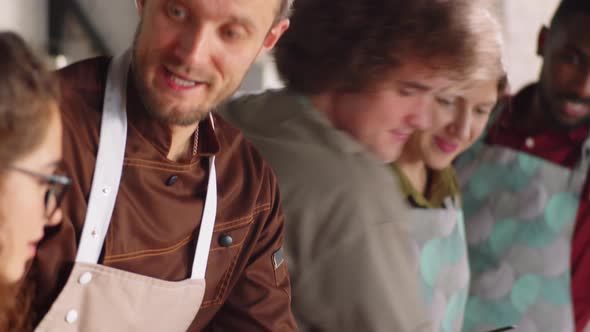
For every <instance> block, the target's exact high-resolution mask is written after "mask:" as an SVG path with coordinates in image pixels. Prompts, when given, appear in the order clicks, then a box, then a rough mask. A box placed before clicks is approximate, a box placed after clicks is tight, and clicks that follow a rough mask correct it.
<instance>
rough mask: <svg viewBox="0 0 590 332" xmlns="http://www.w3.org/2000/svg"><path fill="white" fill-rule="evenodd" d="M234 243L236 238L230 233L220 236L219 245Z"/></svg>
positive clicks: (224, 245) (226, 245) (225, 245)
mask: <svg viewBox="0 0 590 332" xmlns="http://www.w3.org/2000/svg"><path fill="white" fill-rule="evenodd" d="M233 243H234V239H233V238H232V237H231V236H229V235H222V236H220V237H219V245H220V246H222V247H229V246H231V245H232V244H233Z"/></svg>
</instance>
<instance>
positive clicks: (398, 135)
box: [391, 130, 413, 142]
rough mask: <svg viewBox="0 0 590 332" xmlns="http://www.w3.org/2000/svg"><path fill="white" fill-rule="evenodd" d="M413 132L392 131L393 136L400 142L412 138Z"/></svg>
mask: <svg viewBox="0 0 590 332" xmlns="http://www.w3.org/2000/svg"><path fill="white" fill-rule="evenodd" d="M412 133H413V131H401V130H398V131H396V130H393V131H391V135H392V136H393V137H394V138H395V139H396V140H398V141H400V142H405V141H407V140H408V139H409V138H410V136H412Z"/></svg>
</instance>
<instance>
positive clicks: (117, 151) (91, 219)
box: [76, 51, 131, 264]
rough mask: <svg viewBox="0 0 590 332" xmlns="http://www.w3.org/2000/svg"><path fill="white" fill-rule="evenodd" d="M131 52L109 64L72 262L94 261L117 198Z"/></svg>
mask: <svg viewBox="0 0 590 332" xmlns="http://www.w3.org/2000/svg"><path fill="white" fill-rule="evenodd" d="M130 62H131V52H130V51H127V52H125V53H124V54H122V55H120V56H118V57H116V58H114V59H113V61H112V62H111V65H110V66H109V73H108V76H107V85H106V90H105V98H104V105H103V111H102V122H101V127H100V140H99V145H98V154H97V156H96V166H95V168H94V175H93V177H92V187H91V189H90V198H89V200H88V211H87V213H86V219H85V220H84V228H83V229H82V236H81V238H80V245H79V247H78V253H77V255H76V262H82V263H89V264H96V263H98V258H99V256H100V252H101V250H102V246H103V243H104V238H105V236H106V234H107V230H108V228H109V224H110V222H111V216H112V214H113V209H114V207H115V201H116V199H117V192H118V190H119V182H120V181H121V173H122V171H123V158H124V156H125V143H126V141H127V93H126V88H127V73H128V72H129V65H130Z"/></svg>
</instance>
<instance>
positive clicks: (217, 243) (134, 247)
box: [33, 58, 296, 332]
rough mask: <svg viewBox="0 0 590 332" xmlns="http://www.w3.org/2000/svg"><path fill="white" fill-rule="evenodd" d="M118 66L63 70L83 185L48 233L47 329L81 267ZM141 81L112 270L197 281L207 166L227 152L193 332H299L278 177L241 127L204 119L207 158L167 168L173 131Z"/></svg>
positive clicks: (131, 94) (42, 279) (43, 271)
mask: <svg viewBox="0 0 590 332" xmlns="http://www.w3.org/2000/svg"><path fill="white" fill-rule="evenodd" d="M109 62H110V60H109V59H108V58H96V59H91V60H86V61H83V62H80V63H77V64H74V65H72V66H70V67H67V68H65V69H63V70H61V71H59V72H58V75H59V78H60V81H61V89H62V91H61V93H62V96H61V105H60V106H61V110H62V118H63V122H64V163H65V166H64V167H65V170H66V171H67V172H68V174H69V175H70V176H72V177H73V179H74V183H73V185H72V187H71V188H70V190H69V192H68V193H67V196H66V199H65V201H64V203H63V212H64V221H63V223H62V224H61V225H60V226H59V227H57V229H55V230H50V231H48V234H47V236H46V239H45V240H44V241H43V243H42V244H41V246H40V248H39V254H38V257H37V259H36V261H35V262H34V269H33V273H34V275H36V278H37V286H38V289H39V290H38V296H37V298H36V303H35V306H34V310H35V311H37V321H38V320H40V319H41V318H42V316H43V315H44V314H45V313H46V312H47V311H48V310H49V307H50V305H51V302H52V301H54V300H55V298H56V297H57V296H58V294H59V292H60V291H61V289H62V288H63V286H64V284H65V282H66V280H67V278H68V274H69V271H70V269H71V268H72V265H73V262H74V259H75V255H76V250H77V243H78V239H79V238H80V234H81V231H82V224H83V221H84V217H85V215H86V209H87V204H88V196H89V192H90V186H91V182H92V175H93V171H94V166H95V161H96V153H97V151H98V141H99V129H100V115H101V112H102V105H103V97H104V90H105V85H106V76H107V69H108V64H109ZM129 81H130V82H131V83H130V84H129V87H128V102H127V103H128V110H127V112H128V126H129V129H128V134H127V135H128V138H127V147H126V151H125V161H124V166H123V175H122V179H121V185H120V189H119V193H118V196H117V202H116V205H115V210H114V212H113V219H112V222H111V225H110V228H109V230H108V234H107V236H106V240H105V244H104V248H103V252H102V255H101V260H100V262H101V263H102V264H104V265H107V266H110V267H114V268H117V269H121V270H125V271H129V272H133V273H139V274H142V275H146V276H150V277H154V278H159V279H164V280H168V281H178V280H183V279H187V278H189V276H190V272H191V265H192V259H193V255H194V251H195V245H196V244H195V241H196V240H195V234H198V233H197V231H198V230H199V226H200V220H201V214H202V210H203V204H204V199H205V191H206V188H207V177H208V174H209V172H208V167H209V165H208V158H207V157H208V156H211V155H215V156H216V167H217V181H218V207H217V218H216V223H215V230H214V234H213V240H212V244H211V249H210V253H209V262H208V266H207V273H206V276H205V280H206V282H207V288H206V292H205V298H204V300H203V305H202V307H201V310H200V311H199V313H198V315H197V317H196V319H195V320H194V321H193V323H192V325H191V327H190V329H189V331H191V332H192V331H201V330H204V331H213V330H215V331H217V330H221V331H295V330H296V327H295V323H294V319H293V316H292V314H291V307H290V297H291V290H290V286H289V277H288V272H287V268H286V264H285V263H283V264H280V265H279V266H278V267H276V268H275V266H276V265H277V264H275V263H280V257H277V255H275V253H277V252H278V251H279V249H281V246H282V242H283V214H282V211H281V208H280V206H279V203H280V202H279V194H278V190H277V183H276V180H275V177H274V174H273V173H272V171H271V169H270V168H269V166H268V165H267V164H266V163H265V162H264V161H263V160H262V159H261V157H260V155H259V154H258V153H257V151H255V149H254V148H253V147H252V145H250V144H249V143H247V142H246V141H245V140H244V137H243V136H242V134H241V133H240V132H239V131H238V130H236V129H234V128H233V127H231V126H229V125H228V124H227V123H226V122H224V121H223V120H222V119H221V118H219V117H217V116H215V126H216V129H215V132H214V131H213V128H212V127H211V125H210V123H209V121H202V122H201V125H200V128H199V144H198V153H197V155H196V156H195V157H193V159H192V161H191V162H190V163H189V162H172V161H169V160H167V159H166V156H167V154H168V150H169V147H170V131H169V130H168V129H167V128H166V126H164V125H162V124H161V123H159V122H157V121H155V120H152V119H151V118H150V117H149V116H148V115H147V114H146V111H145V109H144V107H143V106H142V104H141V102H140V100H139V98H138V95H137V92H136V91H135V88H134V87H133V83H132V82H133V80H131V79H130V80H129ZM113 167H116V165H113ZM230 242H231V244H230ZM228 244H230V245H229V246H228ZM275 259H278V261H277V262H275V261H274V260H275Z"/></svg>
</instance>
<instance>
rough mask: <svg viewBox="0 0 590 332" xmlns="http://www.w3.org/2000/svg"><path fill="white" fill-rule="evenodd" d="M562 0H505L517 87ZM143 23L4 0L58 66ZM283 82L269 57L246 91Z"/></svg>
mask: <svg viewBox="0 0 590 332" xmlns="http://www.w3.org/2000/svg"><path fill="white" fill-rule="evenodd" d="M360 1H362V0H360ZM558 2H559V1H558V0H499V3H498V10H499V13H500V17H501V19H502V22H503V24H504V38H505V41H506V52H505V63H506V67H507V70H508V74H509V76H510V80H511V85H512V88H513V90H514V89H518V88H520V87H521V86H522V85H524V84H526V83H527V82H531V81H533V80H535V79H536V78H537V76H538V72H539V68H540V63H541V62H540V59H539V58H538V57H537V56H536V53H535V51H536V41H537V33H538V31H539V29H540V27H541V26H542V25H543V24H546V23H548V21H549V19H550V17H551V14H552V13H553V11H554V10H555V8H556V6H557V4H558ZM137 22H138V17H137V11H136V9H135V5H134V1H133V0H0V30H7V29H8V30H15V31H17V32H19V33H20V34H21V35H22V36H23V37H24V38H25V39H26V40H27V41H28V42H29V43H30V44H31V45H32V46H33V47H34V48H35V50H37V51H38V52H39V53H42V54H46V55H47V59H48V62H49V63H50V64H51V65H54V66H57V67H59V66H62V65H64V64H66V63H71V62H73V61H76V60H79V59H83V58H86V57H89V56H93V55H98V54H105V53H107V54H114V53H118V52H121V51H122V50H124V49H125V48H126V47H127V46H128V45H129V44H130V42H131V40H132V39H133V34H134V32H135V27H136V24H137ZM51 36H52V37H51ZM56 50H59V52H56ZM50 53H59V54H61V55H63V56H60V57H56V56H55V55H56V54H53V56H50ZM277 86H280V81H279V79H278V77H277V75H276V72H275V70H274V66H273V63H272V60H271V59H270V57H268V56H266V57H262V58H261V59H259V61H258V62H257V63H256V64H255V66H254V67H253V68H252V70H251V71H250V73H249V75H248V77H247V78H246V80H245V82H244V84H243V86H242V90H243V91H257V90H261V89H264V88H268V87H277Z"/></svg>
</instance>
